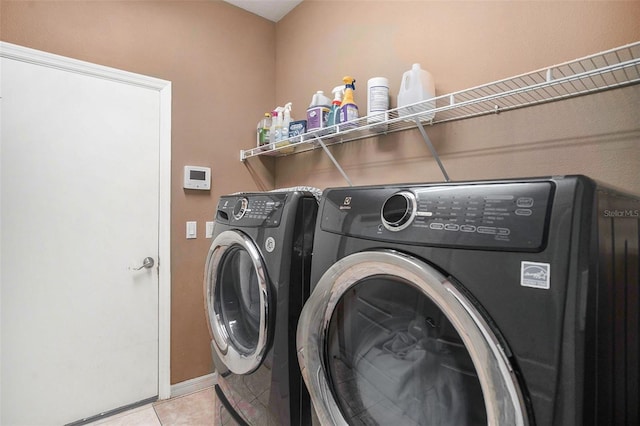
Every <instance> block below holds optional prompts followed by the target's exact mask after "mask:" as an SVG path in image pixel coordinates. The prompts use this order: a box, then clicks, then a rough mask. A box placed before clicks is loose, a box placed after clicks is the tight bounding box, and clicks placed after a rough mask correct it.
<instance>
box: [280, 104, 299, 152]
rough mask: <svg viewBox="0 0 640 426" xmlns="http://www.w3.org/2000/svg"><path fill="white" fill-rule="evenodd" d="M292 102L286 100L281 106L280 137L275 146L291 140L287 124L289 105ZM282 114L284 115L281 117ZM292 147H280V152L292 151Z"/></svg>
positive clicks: (289, 119)
mask: <svg viewBox="0 0 640 426" xmlns="http://www.w3.org/2000/svg"><path fill="white" fill-rule="evenodd" d="M292 105H293V104H292V103H291V102H288V103H287V104H285V106H284V108H283V111H284V112H283V113H280V116H279V117H280V120H281V122H280V138H279V139H278V142H276V147H281V146H285V145H289V144H290V143H291V142H290V141H289V124H291V106H292ZM283 116H284V117H283ZM276 133H277V131H276ZM294 149H295V148H294V147H289V148H284V149H281V150H280V152H281V153H283V154H288V153H291V152H293V151H294Z"/></svg>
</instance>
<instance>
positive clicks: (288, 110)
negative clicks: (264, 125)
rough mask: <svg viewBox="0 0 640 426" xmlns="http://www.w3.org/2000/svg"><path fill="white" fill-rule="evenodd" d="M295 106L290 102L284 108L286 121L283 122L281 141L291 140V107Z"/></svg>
mask: <svg viewBox="0 0 640 426" xmlns="http://www.w3.org/2000/svg"><path fill="white" fill-rule="evenodd" d="M292 106H293V104H292V103H291V102H288V103H286V104H285V106H284V119H283V120H282V133H281V135H280V140H284V139H289V124H291V121H292V119H291V107H292Z"/></svg>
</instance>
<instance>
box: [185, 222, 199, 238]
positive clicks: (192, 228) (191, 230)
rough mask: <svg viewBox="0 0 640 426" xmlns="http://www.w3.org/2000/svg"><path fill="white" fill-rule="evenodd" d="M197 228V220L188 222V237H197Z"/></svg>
mask: <svg viewBox="0 0 640 426" xmlns="http://www.w3.org/2000/svg"><path fill="white" fill-rule="evenodd" d="M197 229H198V228H197V223H196V222H187V238H188V239H190V238H196V237H197V236H198V235H197Z"/></svg>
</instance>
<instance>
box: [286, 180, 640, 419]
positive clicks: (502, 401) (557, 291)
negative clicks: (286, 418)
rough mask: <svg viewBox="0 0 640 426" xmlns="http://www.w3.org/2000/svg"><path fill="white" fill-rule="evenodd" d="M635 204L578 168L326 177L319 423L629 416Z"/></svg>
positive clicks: (312, 356) (316, 367)
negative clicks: (336, 181)
mask: <svg viewBox="0 0 640 426" xmlns="http://www.w3.org/2000/svg"><path fill="white" fill-rule="evenodd" d="M639 216H640V202H639V200H638V198H634V197H630V196H626V195H623V194H620V193H618V192H616V191H613V190H610V189H608V188H605V187H602V186H599V185H598V184H596V183H595V182H594V181H592V180H590V179H588V178H586V177H582V176H568V177H552V178H532V179H512V180H504V181H483V182H460V183H446V184H410V185H389V186H370V187H353V188H334V189H329V190H325V191H324V193H323V197H322V201H321V204H320V211H319V215H318V221H317V228H316V234H315V242H314V254H313V264H312V278H311V282H312V288H313V291H312V295H311V297H310V298H309V300H308V301H307V303H306V305H305V307H304V309H303V312H302V315H301V318H300V321H299V325H298V333H297V345H298V357H299V361H300V365H301V368H302V373H303V377H304V380H305V382H306V383H307V387H308V388H309V391H310V394H311V397H312V403H313V405H314V407H315V409H316V411H317V414H318V417H319V419H320V421H321V422H322V424H324V425H345V424H349V425H363V424H366V425H376V424H377V425H455V426H460V425H487V424H489V425H504V426H514V425H541V426H542V425H544V426H547V425H557V426H571V425H575V426H578V425H604V424H616V425H621V424H627V425H632V424H638V423H639V422H640V416H639V408H638V407H639V405H638V400H639V395H640V394H639V392H638V383H639V379H640V375H639V364H640V363H639V358H638V348H639V347H640V346H639V345H640V339H639V334H638V324H639V308H638V306H639V302H638V300H639V296H638V294H639V291H638V290H639V289H638V287H639V285H638V280H639V278H638V277H639V266H638V262H639V260H638V259H639V255H638V239H639V235H640V230H639V229H640V227H639V218H638V217H639Z"/></svg>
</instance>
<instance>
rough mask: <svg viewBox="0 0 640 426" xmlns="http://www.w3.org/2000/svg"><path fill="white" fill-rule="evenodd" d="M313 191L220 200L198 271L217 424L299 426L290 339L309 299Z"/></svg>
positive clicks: (301, 396) (303, 402)
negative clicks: (201, 275) (200, 272)
mask: <svg viewBox="0 0 640 426" xmlns="http://www.w3.org/2000/svg"><path fill="white" fill-rule="evenodd" d="M318 197H319V191H318V192H309V191H301V190H291V191H277V192H262V193H243V194H237V195H229V196H223V197H221V198H220V200H219V202H218V206H217V210H216V216H215V224H214V230H213V242H212V244H211V248H210V250H209V253H208V256H207V262H206V269H205V283H204V291H205V300H206V313H207V320H208V325H209V330H210V333H211V337H212V341H211V346H212V357H213V361H214V365H215V368H216V371H217V372H218V383H217V385H216V387H215V392H216V405H215V407H216V408H215V415H216V424H220V425H226V424H240V425H246V424H249V425H279V426H280V425H296V426H297V425H305V424H309V422H310V408H309V395H308V393H307V391H306V388H305V386H304V383H303V381H302V378H301V376H300V369H299V366H298V362H297V358H296V354H295V349H296V348H295V333H296V326H297V322H298V317H299V314H300V311H301V309H302V306H303V303H304V301H305V300H306V298H307V297H308V295H309V274H310V267H311V250H312V247H313V234H314V228H315V220H316V215H317V209H318V201H317V198H318Z"/></svg>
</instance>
